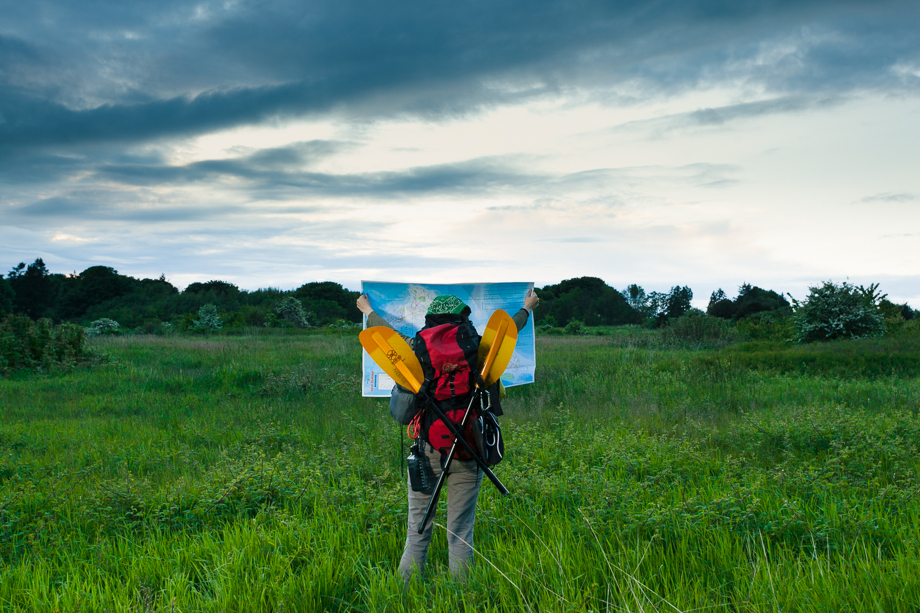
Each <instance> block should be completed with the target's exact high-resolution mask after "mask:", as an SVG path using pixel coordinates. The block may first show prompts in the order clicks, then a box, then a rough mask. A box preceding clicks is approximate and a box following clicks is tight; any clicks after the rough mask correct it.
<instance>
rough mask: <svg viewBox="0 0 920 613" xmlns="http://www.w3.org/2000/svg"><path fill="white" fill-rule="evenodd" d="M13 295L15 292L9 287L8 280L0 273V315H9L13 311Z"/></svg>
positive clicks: (14, 295)
mask: <svg viewBox="0 0 920 613" xmlns="http://www.w3.org/2000/svg"><path fill="white" fill-rule="evenodd" d="M15 297H16V292H14V291H13V288H12V287H10V283H9V281H7V280H6V279H4V278H3V275H0V317H3V316H4V315H9V314H10V313H12V312H13V301H14V298H15Z"/></svg>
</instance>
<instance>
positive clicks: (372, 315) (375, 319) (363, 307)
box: [355, 294, 526, 346]
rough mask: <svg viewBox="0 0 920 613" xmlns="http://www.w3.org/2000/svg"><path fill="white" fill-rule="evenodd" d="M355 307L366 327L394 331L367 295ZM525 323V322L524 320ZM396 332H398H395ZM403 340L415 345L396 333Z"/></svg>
mask: <svg viewBox="0 0 920 613" xmlns="http://www.w3.org/2000/svg"><path fill="white" fill-rule="evenodd" d="M355 306H356V307H358V310H359V311H361V312H362V313H364V315H366V316H367V327H368V328H373V327H375V326H384V327H385V328H390V329H395V328H393V326H391V325H390V322H388V321H387V320H385V319H384V318H383V317H381V316H380V315H378V314H377V313H376V312H374V309H373V308H372V307H371V301H370V299H369V298H368V297H367V294H361V295H360V296H358V299H357V300H356V301H355ZM525 321H526V320H525ZM397 332H398V331H397ZM398 333H399V335H400V336H401V337H403V340H405V341H406V342H407V343H409V345H410V346H411V345H413V344H414V343H415V339H414V338H411V337H408V336H406V335H405V334H402V333H401V332H398Z"/></svg>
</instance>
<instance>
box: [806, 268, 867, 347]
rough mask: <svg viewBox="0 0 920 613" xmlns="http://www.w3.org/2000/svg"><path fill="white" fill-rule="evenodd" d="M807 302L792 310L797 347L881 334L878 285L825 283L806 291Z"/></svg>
mask: <svg viewBox="0 0 920 613" xmlns="http://www.w3.org/2000/svg"><path fill="white" fill-rule="evenodd" d="M808 289H809V290H810V293H809V294H808V298H806V299H805V300H804V301H803V302H799V301H797V300H795V299H794V298H793V300H792V302H793V308H794V309H795V317H794V322H795V340H796V342H798V343H808V342H811V341H830V340H834V339H839V338H867V337H872V336H882V335H884V334H885V319H884V318H883V317H882V314H881V313H880V312H879V308H878V303H879V302H880V301H881V300H882V299H883V298H884V297H885V296H883V295H879V294H878V292H877V290H878V284H874V285H870V286H869V287H868V288H865V287H863V286H861V285H860V286H855V285H851V284H849V283H847V282H843V283H841V284H840V285H837V284H836V283H833V282H831V281H825V282H824V283H823V284H822V285H821V286H820V287H810V288H808Z"/></svg>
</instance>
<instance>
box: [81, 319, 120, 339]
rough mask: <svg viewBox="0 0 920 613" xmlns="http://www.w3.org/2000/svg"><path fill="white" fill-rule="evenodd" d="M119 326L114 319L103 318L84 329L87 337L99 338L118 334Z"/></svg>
mask: <svg viewBox="0 0 920 613" xmlns="http://www.w3.org/2000/svg"><path fill="white" fill-rule="evenodd" d="M120 333H121V324H119V323H118V322H117V321H115V320H114V319H109V318H107V317H103V318H102V319H97V320H96V321H94V322H92V323H90V324H89V327H88V328H87V329H86V335H87V336H100V335H104V334H120Z"/></svg>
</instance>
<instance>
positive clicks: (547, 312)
mask: <svg viewBox="0 0 920 613" xmlns="http://www.w3.org/2000/svg"><path fill="white" fill-rule="evenodd" d="M640 289H641V288H640ZM537 293H538V294H539V296H540V302H541V306H540V312H539V317H541V318H545V319H547V320H550V319H551V320H552V321H553V322H555V324H556V325H558V326H564V325H566V324H568V323H569V322H570V321H572V320H573V319H577V320H579V321H582V322H584V323H585V325H589V326H600V325H606V326H613V325H620V324H631V323H639V322H640V321H642V318H643V316H642V314H641V313H640V312H639V311H637V310H636V309H634V308H632V307H631V306H629V303H628V302H627V299H626V298H625V297H624V296H623V294H621V293H620V292H618V291H617V290H615V289H614V288H612V287H610V286H609V285H607V284H606V283H604V281H603V280H602V279H598V278H597V277H579V278H576V279H566V280H565V281H562V282H560V283H558V284H557V285H547V286H545V287H543V288H542V289H541V290H538V292H537Z"/></svg>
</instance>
